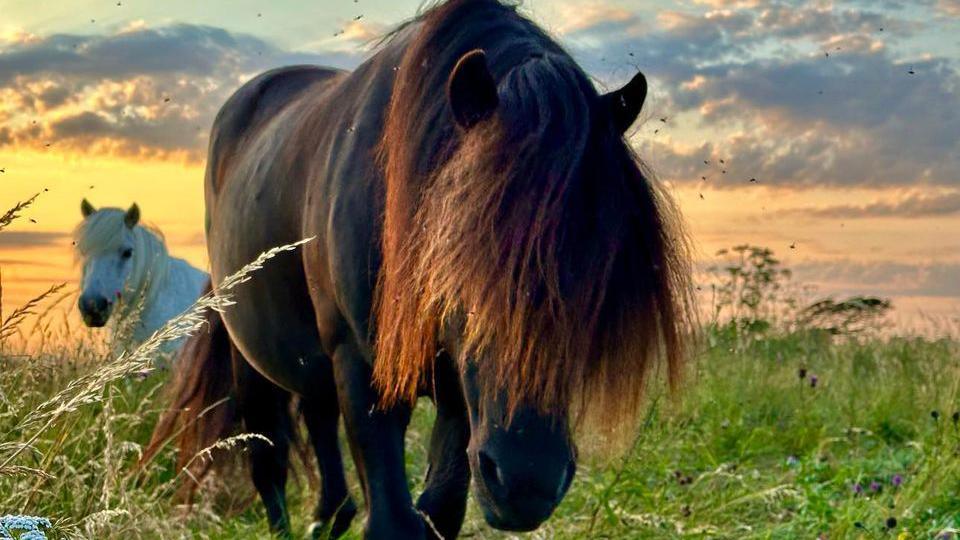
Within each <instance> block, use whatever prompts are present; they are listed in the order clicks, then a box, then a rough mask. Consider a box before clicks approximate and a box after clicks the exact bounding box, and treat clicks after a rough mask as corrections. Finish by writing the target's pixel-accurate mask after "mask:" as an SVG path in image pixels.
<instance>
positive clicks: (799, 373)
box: [797, 367, 807, 381]
mask: <svg viewBox="0 0 960 540" xmlns="http://www.w3.org/2000/svg"><path fill="white" fill-rule="evenodd" d="M797 376H798V377H800V380H801V381H802V380H804V379H806V378H807V368H805V367H801V368H800V369H798V370H797Z"/></svg>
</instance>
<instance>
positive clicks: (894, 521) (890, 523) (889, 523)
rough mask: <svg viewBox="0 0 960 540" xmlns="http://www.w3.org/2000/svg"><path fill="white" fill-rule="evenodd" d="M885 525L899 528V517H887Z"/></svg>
mask: <svg viewBox="0 0 960 540" xmlns="http://www.w3.org/2000/svg"><path fill="white" fill-rule="evenodd" d="M885 525H886V526H887V528H888V529H896V528H897V518H895V517H893V516H890V517H888V518H887V522H886V524H885Z"/></svg>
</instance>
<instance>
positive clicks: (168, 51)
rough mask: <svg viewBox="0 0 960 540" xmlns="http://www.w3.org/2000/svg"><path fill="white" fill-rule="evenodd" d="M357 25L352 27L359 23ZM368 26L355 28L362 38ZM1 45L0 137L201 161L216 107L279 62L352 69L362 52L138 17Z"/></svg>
mask: <svg viewBox="0 0 960 540" xmlns="http://www.w3.org/2000/svg"><path fill="white" fill-rule="evenodd" d="M351 28H353V27H351ZM365 35H366V34H364V33H363V32H361V31H360V29H358V28H353V30H352V34H351V36H352V37H350V38H349V39H345V40H344V42H345V43H346V42H351V43H352V42H353V40H356V39H361V38H362V37H364V36H365ZM14 37H16V39H10V40H8V42H7V44H6V46H3V47H0V97H2V98H3V100H2V101H3V102H4V103H5V105H0V114H4V115H5V116H7V117H8V118H7V119H6V120H5V122H4V124H5V125H4V128H3V131H2V132H0V145H17V146H25V147H35V148H45V147H46V145H47V143H52V144H53V147H54V148H59V149H75V150H78V151H84V152H102V153H110V154H119V155H127V156H157V157H163V156H166V155H172V154H179V155H182V156H185V157H187V158H188V159H202V157H203V153H204V150H205V147H206V145H205V138H206V132H207V130H208V128H209V126H210V124H211V122H212V120H213V117H214V116H215V114H216V112H217V110H218V109H219V107H220V106H221V105H222V103H223V102H224V101H225V100H226V98H227V97H228V96H229V95H230V93H232V92H233V91H234V90H235V89H236V88H237V87H239V85H240V84H241V83H242V82H243V81H245V80H247V79H249V78H251V77H252V76H254V75H256V74H257V73H259V72H262V71H264V70H266V69H269V68H271V67H275V66H278V65H289V64H300V63H311V64H321V65H331V66H336V67H352V66H354V65H356V64H358V63H359V62H360V60H361V53H359V52H348V51H332V52H318V53H304V52H296V51H286V50H282V49H279V48H277V47H275V46H274V45H272V44H270V43H268V42H266V41H263V40H261V39H259V38H256V37H254V36H250V35H245V34H235V33H231V32H229V31H227V30H224V29H221V28H213V27H208V26H196V25H187V24H175V25H171V26H166V27H161V28H147V27H146V26H145V25H144V24H143V23H142V22H140V23H137V24H130V25H127V26H126V27H124V28H123V29H122V30H120V31H119V32H117V33H114V34H111V35H94V36H79V35H67V34H58V35H52V36H48V37H37V36H33V35H29V36H28V37H24V34H22V33H21V34H16V35H15V36H14Z"/></svg>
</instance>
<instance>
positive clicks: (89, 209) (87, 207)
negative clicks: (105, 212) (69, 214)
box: [80, 199, 97, 217]
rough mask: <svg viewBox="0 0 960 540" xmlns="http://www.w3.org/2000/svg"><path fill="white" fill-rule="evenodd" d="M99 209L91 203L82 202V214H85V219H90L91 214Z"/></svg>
mask: <svg viewBox="0 0 960 540" xmlns="http://www.w3.org/2000/svg"><path fill="white" fill-rule="evenodd" d="M96 211H97V209H96V208H94V207H93V205H92V204H90V201H88V200H86V199H84V200H82V201H80V213H81V214H83V217H88V216H90V214H92V213H94V212H96Z"/></svg>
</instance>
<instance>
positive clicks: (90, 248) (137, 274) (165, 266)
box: [73, 208, 170, 309]
mask: <svg viewBox="0 0 960 540" xmlns="http://www.w3.org/2000/svg"><path fill="white" fill-rule="evenodd" d="M124 213H125V212H124V210H122V209H120V208H101V209H99V210H97V211H96V212H94V213H93V214H90V215H89V216H87V217H86V218H85V219H84V220H83V221H81V222H80V224H79V225H77V227H76V228H75V229H74V230H73V242H74V257H75V260H76V262H77V263H79V264H82V263H83V261H84V260H85V259H87V258H88V257H91V256H95V255H96V254H99V253H106V252H109V251H114V250H117V249H120V245H121V243H122V242H123V233H124V230H125V229H126V228H127V226H126V225H125V224H124V221H123V217H124ZM130 231H131V233H132V234H133V256H132V257H131V259H130V264H131V265H132V267H131V268H130V276H129V277H128V278H127V282H126V284H125V285H124V288H125V289H126V292H125V296H127V297H128V299H135V301H134V302H131V303H130V304H128V305H126V306H124V307H125V309H137V308H138V305H139V308H140V309H145V307H146V306H151V305H154V304H155V303H156V302H157V300H158V295H159V294H160V292H161V290H162V285H163V283H164V281H165V280H166V278H167V275H168V273H169V271H170V256H169V253H168V252H167V246H166V244H165V243H164V239H163V234H162V233H161V232H160V230H159V229H157V228H155V227H152V226H149V225H143V224H138V225H136V226H135V227H134V228H133V229H131V230H130Z"/></svg>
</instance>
